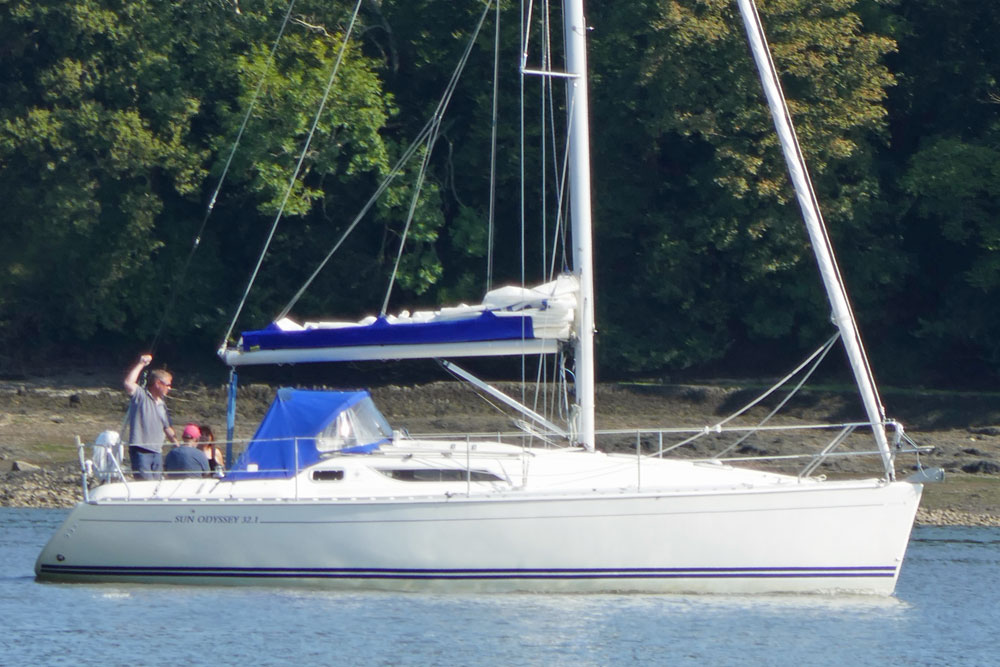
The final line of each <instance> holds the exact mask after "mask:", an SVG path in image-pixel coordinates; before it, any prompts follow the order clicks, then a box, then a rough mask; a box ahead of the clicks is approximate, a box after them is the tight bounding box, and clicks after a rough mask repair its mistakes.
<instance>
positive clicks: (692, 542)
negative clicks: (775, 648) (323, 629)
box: [36, 480, 922, 595]
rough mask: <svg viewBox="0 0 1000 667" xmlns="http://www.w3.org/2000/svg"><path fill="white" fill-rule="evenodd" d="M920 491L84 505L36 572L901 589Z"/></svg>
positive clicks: (815, 485) (560, 588)
mask: <svg viewBox="0 0 1000 667" xmlns="http://www.w3.org/2000/svg"><path fill="white" fill-rule="evenodd" d="M192 483H199V482H194V481H192V482H189V484H192ZM237 484H239V483H237ZM133 486H136V485H133ZM219 486H226V485H224V484H220V485H219ZM921 488H922V487H921V486H920V485H919V484H911V483H908V482H895V483H892V484H885V483H882V482H879V481H876V480H866V481H853V482H814V481H810V482H808V483H803V484H793V485H787V484H785V485H771V486H770V488H769V487H768V486H767V485H760V486H756V487H753V488H750V485H747V488H743V489H739V488H735V489H728V490H722V489H720V490H715V491H693V490H688V491H683V490H682V491H674V492H665V491H661V492H654V491H650V492H642V493H637V492H635V491H634V489H633V490H632V491H631V492H630V491H628V490H619V491H617V492H612V491H609V492H599V493H589V494H586V495H583V494H571V493H565V494H553V493H546V494H534V495H532V494H527V493H504V494H494V495H485V496H480V497H475V496H466V495H459V494H456V495H453V496H451V497H437V498H435V499H429V498H428V499H426V500H423V499H418V498H385V499H372V498H366V499H348V498H342V499H337V500H325V501H323V500H286V501H280V502H279V501H264V500H252V499H236V498H233V497H232V496H231V495H230V499H228V500H217V499H209V498H208V497H205V496H203V497H201V498H200V499H198V498H194V497H191V498H189V499H188V500H181V499H175V500H170V499H166V498H162V499H149V500H130V501H124V502H122V501H115V500H105V501H97V502H91V503H89V504H88V503H81V504H80V505H78V506H77V507H76V508H75V509H74V510H73V512H72V513H71V514H70V516H69V517H68V518H67V520H66V522H65V524H64V525H63V526H62V528H61V529H60V530H59V531H58V532H57V534H56V535H55V536H54V537H53V538H52V540H51V541H50V542H49V544H48V545H47V546H46V547H45V549H44V550H43V551H42V553H41V554H40V556H39V558H38V562H37V564H36V572H37V573H38V575H39V577H40V578H41V579H46V580H56V581H135V582H170V583H214V584H260V583H269V582H277V583H282V584H288V583H291V584H303V585H310V586H321V587H325V588H336V589H386V590H422V591H428V590H432V591H441V590H446V591H489V592H504V591H533V592H541V591H552V592H601V591H621V592H647V593H687V592H690V593H785V592H796V593H800V592H810V593H817V592H833V591H851V592H858V593H871V594H882V595H888V594H891V593H892V591H893V588H894V586H895V583H896V579H897V577H898V575H899V568H900V565H901V564H902V561H903V554H904V552H905V549H906V545H907V541H908V539H909V532H910V527H911V525H912V521H913V516H914V514H915V512H916V508H917V504H918V502H919V499H920V493H921Z"/></svg>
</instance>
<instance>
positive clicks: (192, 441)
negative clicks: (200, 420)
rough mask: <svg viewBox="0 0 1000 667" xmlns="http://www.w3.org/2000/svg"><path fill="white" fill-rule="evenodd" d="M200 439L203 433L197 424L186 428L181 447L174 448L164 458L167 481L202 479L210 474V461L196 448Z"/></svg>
mask: <svg viewBox="0 0 1000 667" xmlns="http://www.w3.org/2000/svg"><path fill="white" fill-rule="evenodd" d="M200 437H201V431H199V430H198V425H197V424H188V425H187V426H185V427H184V435H183V436H181V445H180V446H179V447H174V448H173V449H171V450H170V452H169V453H168V454H167V455H166V456H165V457H163V471H164V472H165V473H166V475H165V476H166V478H167V479H176V478H178V477H202V476H203V475H204V474H205V473H207V472H208V459H207V458H206V457H205V454H204V453H202V451H201V450H200V449H198V447H197V446H196V445H197V444H198V438H200Z"/></svg>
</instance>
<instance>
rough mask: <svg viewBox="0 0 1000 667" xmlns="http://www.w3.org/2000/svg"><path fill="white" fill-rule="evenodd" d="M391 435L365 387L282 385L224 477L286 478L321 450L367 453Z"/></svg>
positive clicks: (320, 455) (319, 453) (317, 456)
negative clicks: (327, 388)
mask: <svg viewBox="0 0 1000 667" xmlns="http://www.w3.org/2000/svg"><path fill="white" fill-rule="evenodd" d="M391 438H392V429H391V427H390V426H389V424H388V423H387V422H386V421H385V417H383V416H382V414H381V413H380V412H379V411H378V408H376V407H375V404H374V403H373V402H372V399H371V396H370V395H369V393H368V392H367V391H313V390H307V389H289V388H283V389H279V390H278V395H277V396H276V397H275V399H274V401H273V402H272V403H271V407H270V409H269V410H268V411H267V414H266V415H264V419H263V420H262V421H261V423H260V426H259V427H258V428H257V432H256V433H255V434H254V436H253V439H252V440H251V441H250V444H249V445H247V448H246V450H245V451H244V452H243V454H241V455H240V458H239V459H238V460H237V461H236V463H235V464H234V465H233V468H232V470H230V471H229V473H228V474H227V475H226V479H230V480H238V479H278V478H289V477H293V476H294V475H295V474H296V473H297V472H298V471H299V470H302V469H303V468H304V467H307V466H310V465H312V464H314V463H316V462H318V461H319V460H320V459H321V458H323V456H324V454H327V455H329V454H332V453H335V452H339V453H342V454H360V453H368V452H371V451H374V450H375V449H378V447H379V445H380V444H381V443H383V442H388V441H389V440H390V439H391Z"/></svg>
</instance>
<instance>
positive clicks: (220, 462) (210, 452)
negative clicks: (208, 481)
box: [198, 424, 226, 477]
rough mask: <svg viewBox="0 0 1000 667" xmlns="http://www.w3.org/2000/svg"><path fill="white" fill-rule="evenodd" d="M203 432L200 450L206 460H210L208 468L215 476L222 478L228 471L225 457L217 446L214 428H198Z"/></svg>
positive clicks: (205, 426)
mask: <svg viewBox="0 0 1000 667" xmlns="http://www.w3.org/2000/svg"><path fill="white" fill-rule="evenodd" d="M198 429H199V430H200V431H201V439H200V440H199V441H198V449H200V450H201V451H202V453H204V454H205V458H207V459H208V467H209V469H210V470H211V471H212V473H213V474H214V475H216V476H217V477H222V474H223V473H224V472H225V471H226V468H225V460H226V458H225V456H223V454H222V450H221V449H219V448H218V447H216V446H215V433H214V432H213V431H212V427H211V426H209V425H208V424H202V425H201V426H199V427H198Z"/></svg>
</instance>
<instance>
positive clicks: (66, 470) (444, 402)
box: [0, 377, 1000, 525]
mask: <svg viewBox="0 0 1000 667" xmlns="http://www.w3.org/2000/svg"><path fill="white" fill-rule="evenodd" d="M118 382H120V380H119V379H117V378H99V377H90V378H79V377H77V378H63V379H52V378H45V379H40V380H32V381H28V380H21V381H17V382H0V505H4V506H14V507H68V506H70V505H72V504H73V503H74V502H76V501H78V500H79V499H80V498H81V497H82V491H81V486H80V484H81V481H80V477H79V474H78V473H77V472H76V471H77V468H78V465H77V464H76V463H75V462H76V459H77V452H76V447H75V444H74V442H75V441H74V438H75V436H80V437H81V438H82V439H83V440H84V441H88V440H93V438H94V437H95V436H96V435H97V433H99V432H100V431H102V430H106V429H114V430H119V429H120V428H121V424H122V420H123V418H124V414H125V408H126V400H125V397H124V394H123V393H122V392H121V391H120V390H119V389H118V386H117V384H118ZM506 389H507V390H508V391H510V392H511V393H513V394H515V395H520V393H519V392H520V390H519V389H518V388H516V387H512V386H511V387H507V388H506ZM274 391H275V389H274V388H273V387H270V386H266V385H253V386H247V387H243V388H242V389H241V392H240V398H239V400H238V402H237V415H238V422H237V423H238V426H237V433H236V436H237V438H247V437H249V436H250V435H252V432H253V430H254V428H255V427H256V424H257V422H258V421H259V420H260V418H261V417H262V416H263V414H264V413H265V412H266V410H267V407H268V405H269V404H270V401H271V399H272V398H273V395H274ZM372 394H373V396H374V398H375V401H376V403H377V404H378V405H379V407H380V408H381V409H382V411H383V413H384V414H385V415H386V417H387V418H388V419H389V421H390V423H392V424H393V425H394V426H395V427H404V428H406V429H407V430H408V431H409V432H410V433H411V434H420V433H443V432H458V431H472V432H477V433H495V432H511V431H513V430H514V426H513V415H512V414H511V413H510V412H509V411H508V410H506V409H501V408H500V407H498V406H497V405H496V402H495V401H486V400H483V398H481V397H480V396H478V395H477V394H476V393H475V392H474V391H472V390H471V389H470V388H469V387H468V386H467V385H464V384H458V383H452V382H436V383H431V384H426V385H415V386H406V387H403V386H396V385H385V386H381V387H375V388H373V389H372ZM755 395H756V393H755V391H754V390H752V389H750V388H747V387H745V386H740V385H738V384H726V385H697V386H695V385H669V386H663V385H657V386H653V385H640V384H606V385H601V386H600V387H599V389H598V415H597V421H598V428H599V429H602V430H607V431H614V430H615V429H626V428H628V429H633V430H629V431H621V432H617V433H609V434H607V435H604V436H602V437H601V440H600V441H599V446H600V447H601V448H603V449H606V450H611V451H619V452H626V453H627V452H633V453H634V452H635V451H636V443H638V444H639V446H640V447H641V448H642V451H643V452H644V453H650V452H655V451H656V450H657V449H658V448H669V447H671V446H673V445H676V444H678V443H679V442H681V441H684V440H686V439H688V438H689V437H690V436H691V434H694V433H696V432H699V431H702V430H703V429H704V427H705V426H712V425H714V424H716V423H718V422H720V421H722V420H724V419H726V418H727V417H728V416H729V415H731V414H732V413H733V412H734V411H737V410H738V409H739V408H741V407H742V406H745V405H746V404H748V403H749V402H750V401H751V400H752V398H753V397H754V396H755ZM525 398H526V400H527V401H528V402H529V403H531V404H533V405H543V404H545V402H546V401H551V397H534V396H528V397H525ZM883 398H884V400H885V403H886V404H887V406H889V408H890V414H891V415H893V416H895V417H898V418H899V419H900V420H901V421H904V422H906V424H907V431H906V433H907V434H908V435H909V437H911V438H912V439H913V440H914V441H916V442H917V443H918V444H919V445H922V446H928V447H932V448H933V450H932V451H930V452H927V453H924V454H922V455H921V456H920V461H921V462H922V463H923V464H924V465H926V466H933V467H941V468H944V469H945V470H946V471H947V473H948V474H947V477H946V480H945V481H944V482H943V483H941V484H934V485H928V486H927V487H926V491H925V497H924V501H923V503H922V507H921V512H920V514H919V515H918V521H919V522H921V523H933V524H963V525H1000V426H998V425H1000V401H998V400H997V397H995V396H988V395H981V394H977V395H965V394H936V393H910V394H905V395H903V394H900V395H894V394H891V393H889V394H886V395H885V396H883ZM169 404H170V409H171V414H172V416H173V420H174V422H175V423H179V424H183V423H185V422H188V421H194V422H198V423H208V424H212V425H213V426H215V427H216V430H217V432H220V433H221V432H223V431H224V424H225V407H224V406H225V390H224V388H223V387H221V386H216V387H213V386H204V385H191V386H186V387H185V386H184V385H183V384H181V386H180V387H178V389H177V390H176V392H175V393H174V394H172V396H171V398H170V400H169ZM772 407H773V403H772V404H771V405H767V404H762V405H758V406H756V407H754V408H752V409H751V410H749V411H747V413H746V414H744V415H743V416H740V417H737V418H734V419H732V420H731V421H727V423H726V425H727V426H728V427H731V426H736V427H739V426H741V425H746V426H749V425H752V424H757V423H759V422H760V421H761V420H762V419H764V418H765V417H767V415H768V414H769V412H770V411H771V408H772ZM855 420H861V407H860V405H859V404H858V403H857V401H856V398H855V397H854V396H853V395H848V394H840V393H836V392H808V393H805V394H802V395H801V396H798V397H796V398H795V399H794V400H793V401H792V402H790V403H789V404H788V405H787V406H785V409H784V410H783V411H782V413H781V415H779V416H776V417H772V418H770V420H769V421H767V425H768V426H771V425H784V426H796V427H805V426H810V425H814V424H819V423H827V422H833V423H837V424H840V423H846V422H851V421H855ZM637 426H638V427H640V428H643V429H654V428H661V427H666V426H670V427H685V428H689V429H691V430H690V432H687V433H678V434H676V435H672V436H667V437H666V438H665V439H660V438H659V437H658V436H656V435H653V434H649V433H639V434H637V433H636V432H635V431H634V429H635V428H636V427H637ZM710 430H711V429H709V431H710ZM832 433H836V431H833V432H832ZM832 433H831V432H827V431H816V432H813V431H810V430H802V431H796V432H794V433H792V434H787V433H784V432H781V433H778V432H771V431H762V432H758V433H756V434H754V435H752V436H750V437H745V439H744V436H745V435H746V434H745V433H742V432H736V433H734V434H732V435H729V434H726V435H725V436H715V435H714V434H711V433H708V434H703V435H702V436H700V437H698V438H695V439H694V440H693V441H691V442H689V443H687V444H685V445H684V446H682V447H679V448H678V449H676V450H674V451H672V452H671V455H678V456H688V457H698V458H703V457H707V456H713V455H717V454H718V453H719V452H721V451H726V450H728V451H726V454H725V456H727V457H733V458H737V459H738V458H741V457H749V456H761V455H763V456H774V457H778V456H787V455H789V454H792V453H794V454H798V453H800V452H802V451H803V450H810V451H813V452H815V451H818V450H819V449H820V448H822V446H823V444H824V443H825V442H826V441H828V440H829V439H830V437H832ZM726 438H728V440H727V439H726ZM843 447H844V448H846V449H858V450H865V451H867V450H869V449H870V448H871V443H870V438H868V437H867V436H865V437H861V436H860V435H855V436H851V437H850V438H848V439H847V440H846V441H845V444H844V445H843ZM915 464H916V458H915V457H913V456H900V458H899V463H898V465H897V470H898V471H899V474H900V476H901V477H902V476H905V475H907V474H909V472H910V470H911V469H913V468H914V466H915ZM801 465H802V464H801V462H799V461H792V462H791V463H789V464H786V468H788V470H787V471H789V472H794V471H796V470H797V469H799V468H801ZM32 466H38V469H32V468H31V467H32ZM13 467H19V468H28V469H27V470H11V468H13ZM779 467H780V466H779ZM878 473H879V466H878V459H877V457H875V456H872V457H868V458H867V459H860V460H858V461H854V460H851V461H850V462H847V461H844V460H842V459H831V460H829V461H827V462H826V463H824V465H823V466H821V468H820V469H819V470H818V471H817V474H828V475H831V476H834V475H845V474H851V475H858V474H871V475H872V476H877V475H878Z"/></svg>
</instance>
